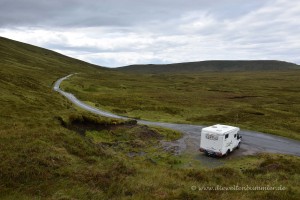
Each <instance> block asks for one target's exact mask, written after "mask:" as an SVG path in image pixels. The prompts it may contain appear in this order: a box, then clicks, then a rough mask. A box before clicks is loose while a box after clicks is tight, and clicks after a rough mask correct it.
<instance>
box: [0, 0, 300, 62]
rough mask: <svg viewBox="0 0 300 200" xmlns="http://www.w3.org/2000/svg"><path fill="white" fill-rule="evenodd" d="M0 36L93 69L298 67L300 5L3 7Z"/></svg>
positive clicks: (149, 0)
mask: <svg viewBox="0 0 300 200" xmlns="http://www.w3.org/2000/svg"><path fill="white" fill-rule="evenodd" d="M0 36H3V37H7V38H11V39H14V40H18V41H22V42H26V43H30V44H34V45H37V46H41V47H45V48H48V49H52V50H55V51H58V52H60V53H63V54H65V55H69V56H71V57H75V58H79V59H82V60H85V61H88V62H91V63H94V64H98V65H102V66H108V67H116V66H124V65H129V64H146V63H174V62H187V61H201V60H223V59H225V60H231V59H239V60H241V59H246V60H252V59H276V60H285V61H290V62H295V63H298V64H300V56H299V55H300V0H251V1H247V0H216V1H213V0H0Z"/></svg>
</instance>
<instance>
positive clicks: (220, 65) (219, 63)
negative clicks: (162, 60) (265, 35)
mask: <svg viewBox="0 0 300 200" xmlns="http://www.w3.org/2000/svg"><path fill="white" fill-rule="evenodd" d="M290 69H300V66H299V65H297V64H294V63H290V62H285V61H277V60H245V61H243V60H237V61H235V60H228V61H227V60H226V61H225V60H215V61H200V62H188V63H175V64H165V65H129V66H125V67H119V68H117V70H119V71H126V72H136V73H165V72H199V71H265V70H290Z"/></svg>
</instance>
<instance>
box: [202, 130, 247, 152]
mask: <svg viewBox="0 0 300 200" xmlns="http://www.w3.org/2000/svg"><path fill="white" fill-rule="evenodd" d="M239 131H240V129H239V128H238V127H234V126H228V125H222V124H216V125H213V126H209V127H206V128H203V129H202V131H201V140H200V149H199V150H200V151H201V152H204V153H205V154H207V155H215V156H223V155H228V154H229V153H230V152H232V151H233V150H234V149H238V148H239V147H240V144H241V138H242V136H240V135H239Z"/></svg>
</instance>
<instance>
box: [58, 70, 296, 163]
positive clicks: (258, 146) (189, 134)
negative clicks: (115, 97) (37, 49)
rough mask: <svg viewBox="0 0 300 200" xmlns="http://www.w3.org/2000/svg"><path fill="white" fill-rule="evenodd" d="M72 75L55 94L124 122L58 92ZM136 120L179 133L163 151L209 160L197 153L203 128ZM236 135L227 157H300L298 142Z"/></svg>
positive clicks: (252, 133) (260, 135) (244, 132)
mask: <svg viewBox="0 0 300 200" xmlns="http://www.w3.org/2000/svg"><path fill="white" fill-rule="evenodd" d="M72 75H73V74H70V75H68V76H65V77H63V78H61V79H59V80H57V81H56V82H55V84H54V88H53V89H54V90H55V91H57V92H59V93H60V94H61V95H63V96H65V97H66V98H67V99H68V100H70V101H71V102H72V103H74V104H75V105H76V106H78V107H80V108H82V109H84V110H87V111H89V112H92V113H94V114H97V115H101V116H105V117H111V118H118V119H125V120H126V119H130V118H127V117H123V116H119V115H115V114H112V113H109V112H105V111H103V110H100V109H98V108H95V107H92V106H90V105H88V104H85V103H84V102H82V101H80V100H79V99H77V98H76V97H75V96H74V95H73V94H71V93H68V92H65V91H63V90H61V89H60V84H61V83H62V81H64V80H65V79H67V78H69V77H71V76H72ZM137 121H138V123H139V124H144V125H152V126H160V127H165V128H170V129H173V130H177V131H180V132H182V133H183V137H182V138H180V139H179V140H176V141H173V142H162V144H163V146H164V148H165V149H170V150H172V151H174V152H175V153H177V154H181V153H189V154H193V155H196V156H198V157H199V156H200V157H199V159H200V160H202V161H203V162H206V161H207V159H210V158H204V156H203V155H201V154H200V153H199V152H198V149H199V142H200V133H201V129H202V128H203V126H199V125H190V124H174V123H162V122H151V121H145V120H137ZM240 134H241V135H242V136H243V139H242V145H241V148H240V149H239V150H236V151H234V152H233V153H232V154H231V156H240V155H253V154H256V153H259V152H270V153H281V154H290V155H296V156H300V142H299V141H296V140H292V139H288V138H284V137H280V136H275V135H271V134H266V133H260V132H255V131H249V130H241V131H240ZM210 161H212V160H210ZM213 162H214V161H213Z"/></svg>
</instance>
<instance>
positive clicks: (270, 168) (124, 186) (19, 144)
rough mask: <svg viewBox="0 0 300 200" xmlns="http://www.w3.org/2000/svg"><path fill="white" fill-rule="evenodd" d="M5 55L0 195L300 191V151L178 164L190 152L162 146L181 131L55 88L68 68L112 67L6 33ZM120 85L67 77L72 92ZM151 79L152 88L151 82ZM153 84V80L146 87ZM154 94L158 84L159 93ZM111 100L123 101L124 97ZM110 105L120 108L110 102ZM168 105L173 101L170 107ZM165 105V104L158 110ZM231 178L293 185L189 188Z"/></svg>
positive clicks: (293, 194)
mask: <svg viewBox="0 0 300 200" xmlns="http://www.w3.org/2000/svg"><path fill="white" fill-rule="evenodd" d="M0 55H1V59H0V91H1V95H0V198H1V199H201V198H203V199H216V198H223V199H232V198H239V199H253V198H256V199H269V198H272V199H297V197H299V188H298V187H297V185H298V183H299V181H300V180H299V170H298V169H297V168H295V166H299V164H300V163H299V162H300V161H299V158H298V157H292V156H284V157H283V156H280V155H259V156H258V157H254V156H250V157H244V158H242V159H240V160H234V161H232V162H227V163H226V166H223V167H222V168H217V169H203V167H202V168H200V169H198V168H196V167H195V168H194V169H190V168H185V167H181V166H186V165H184V164H185V163H184V162H189V161H188V159H187V158H185V157H179V156H174V155H172V154H169V153H167V152H165V151H163V149H161V148H160V146H159V140H160V139H169V140H172V139H176V138H178V137H180V135H179V134H178V133H176V132H173V131H171V130H164V129H157V128H153V127H145V126H138V125H136V124H135V122H134V121H129V122H124V121H119V120H113V119H107V118H103V117H99V116H95V115H91V114H89V113H86V112H83V111H81V110H80V109H77V108H76V107H74V106H73V105H72V104H71V103H69V101H67V100H66V99H65V98H63V97H62V96H60V95H59V94H58V93H55V92H53V90H52V84H53V83H54V80H56V79H57V78H60V77H62V76H65V75H67V74H70V73H73V72H82V73H83V72H85V73H88V74H89V75H83V76H90V77H91V78H97V77H98V75H97V74H99V75H100V76H102V75H103V77H106V76H109V75H110V72H108V70H105V69H102V68H95V67H94V66H92V65H90V64H87V63H84V62H81V61H78V60H74V59H71V58H68V57H65V56H62V55H60V54H57V53H55V52H51V51H47V50H45V49H41V48H37V47H33V46H29V45H26V44H22V43H18V42H14V41H10V40H7V39H3V38H0ZM118 76H119V75H116V76H114V75H113V76H112V77H111V78H112V79H115V80H117V79H118ZM75 77H77V78H79V77H80V76H75ZM161 77H162V78H163V77H164V76H161ZM126 79H127V81H132V83H131V85H129V84H127V83H124V84H123V85H121V86H120V88H123V89H124V90H126V88H127V89H129V88H134V87H137V89H138V87H139V86H138V85H137V86H134V85H135V84H134V82H135V81H136V80H135V79H136V78H134V77H132V76H126ZM74 80H76V79H74ZM85 80H87V79H85ZM71 81H73V79H71ZM155 81H156V80H155ZM155 81H153V82H155ZM187 81H188V80H187ZM118 84H119V83H118V82H117V81H115V82H114V81H112V82H109V81H107V83H106V85H105V84H99V85H101V87H102V88H100V89H99V88H98V86H99V85H98V84H96V83H95V84H94V86H93V87H92V86H91V88H90V89H88V88H89V87H90V86H89V85H88V82H86V81H83V82H81V83H79V85H78V86H77V85H76V84H74V85H72V84H70V89H72V88H73V87H74V91H77V90H78V88H77V87H82V88H83V89H88V90H90V91H95V90H99V91H103V89H105V88H106V89H105V90H106V92H107V91H114V89H113V88H111V86H113V87H119V85H118ZM151 84H154V83H151ZM75 86H76V87H75ZM144 86H145V87H147V84H144ZM157 86H159V84H158V85H157ZM151 87H152V85H149V88H148V89H151ZM158 88H159V87H158ZM291 90H293V88H292V89H291ZM78 91H79V90H78ZM154 93H155V92H154V91H153V92H152V94H154ZM112 94H113V93H112ZM131 95H132V96H134V95H135V94H134V93H131ZM160 95H161V94H160ZM168 95H169V94H168ZM80 97H81V96H80ZM90 97H91V99H89V100H90V101H91V102H95V103H97V101H94V100H96V99H98V97H97V98H96V97H94V95H92V94H91V95H90ZM169 97H170V98H165V97H164V96H161V99H162V100H168V101H174V102H175V101H177V100H174V99H172V95H170V96H169ZM93 98H94V99H93ZM106 98H107V102H110V99H109V98H108V97H106ZM150 99H151V98H149V100H147V101H144V99H143V98H137V100H136V101H135V102H136V103H137V104H136V105H135V106H138V108H140V107H143V105H145V102H146V103H149V102H152V101H153V102H154V104H153V105H151V106H154V107H157V105H156V104H155V100H150ZM107 102H101V101H99V102H98V103H99V104H101V103H104V104H105V103H107ZM112 102H113V103H120V102H123V101H122V99H117V100H112ZM128 102H130V101H128ZM101 105H102V104H101ZM107 105H110V106H112V108H113V104H107ZM161 106H162V107H170V108H171V110H172V109H173V108H172V106H169V105H161ZM115 108H116V107H115ZM128 108H129V109H131V107H128ZM128 108H127V107H125V109H126V112H129V110H127V109H128ZM122 109H124V107H122ZM181 109H183V110H181ZM272 109H274V107H272ZM149 110H150V108H149ZM158 110H160V107H159V106H158V109H157V110H156V112H158ZM162 110H164V111H166V112H169V113H167V114H162V113H159V114H162V116H165V117H166V118H167V117H168V116H169V117H170V116H172V115H174V113H176V112H177V113H178V115H181V114H184V112H185V109H184V107H181V108H180V109H177V107H176V106H175V112H173V111H170V110H169V109H162ZM260 112H263V111H260ZM282 112H286V111H282ZM163 113H164V112H163ZM170 113H172V115H171V114H170ZM133 114H135V115H138V114H142V113H140V112H137V113H133ZM141 116H143V115H141ZM289 169H291V170H289ZM233 183H238V184H240V185H245V184H250V183H251V184H253V185H255V184H270V183H272V184H274V185H279V184H281V185H284V186H286V187H287V190H285V191H278V192H274V191H267V192H264V191H263V192H261V191H256V192H236V191H235V192H227V191H217V192H215V191H202V192H201V191H193V190H191V186H193V185H196V186H202V185H203V186H205V185H217V184H221V185H224V186H227V185H228V184H233Z"/></svg>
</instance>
